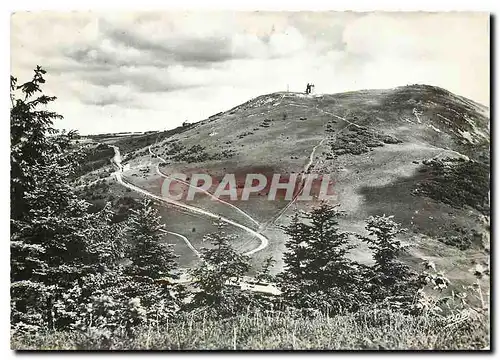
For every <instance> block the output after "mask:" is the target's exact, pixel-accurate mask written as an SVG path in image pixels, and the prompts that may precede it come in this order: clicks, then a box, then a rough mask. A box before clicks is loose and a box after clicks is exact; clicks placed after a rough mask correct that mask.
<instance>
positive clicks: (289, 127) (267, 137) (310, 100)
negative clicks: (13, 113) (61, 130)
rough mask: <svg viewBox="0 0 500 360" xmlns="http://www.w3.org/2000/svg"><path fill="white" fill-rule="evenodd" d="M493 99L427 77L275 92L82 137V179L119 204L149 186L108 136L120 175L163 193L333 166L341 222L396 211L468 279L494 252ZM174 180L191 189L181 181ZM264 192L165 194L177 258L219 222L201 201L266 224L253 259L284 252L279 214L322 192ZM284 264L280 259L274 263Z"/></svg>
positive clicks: (254, 241)
mask: <svg viewBox="0 0 500 360" xmlns="http://www.w3.org/2000/svg"><path fill="white" fill-rule="evenodd" d="M488 111H489V109H488V108H486V107H484V106H482V105H480V104H477V103H474V102H473V101H471V100H468V99H465V98H463V97H460V96H456V95H454V94H452V93H450V92H448V91H446V90H444V89H440V88H436V87H432V86H426V85H411V86H406V87H399V88H395V89H388V90H363V91H356V92H348V93H341V94H331V95H326V94H324V95H304V94H301V93H287V92H280V93H273V94H268V95H263V96H259V97H257V98H255V99H252V100H250V101H248V102H246V103H244V104H241V105H239V106H237V107H235V108H233V109H230V110H228V111H225V112H222V113H219V114H216V115H214V116H211V117H210V118H208V119H206V120H203V121H200V122H198V123H195V124H191V125H188V126H185V127H181V128H177V129H174V130H171V131H167V132H158V133H149V134H143V135H124V136H121V135H120V136H108V137H99V138H93V139H87V141H88V145H87V146H88V149H89V157H88V158H87V162H86V164H87V165H88V164H90V163H92V164H94V165H95V166H92V167H91V168H92V169H93V170H92V171H90V172H86V174H84V175H82V177H81V178H80V179H79V180H78V182H79V184H80V185H81V186H87V191H88V195H89V196H92V197H94V199H91V200H93V201H95V202H96V203H99V201H102V200H105V199H110V200H114V201H115V203H116V204H118V203H120V204H122V203H123V202H124V200H123V199H124V198H134V197H138V196H142V195H139V194H137V192H136V191H134V190H132V189H131V187H128V188H126V187H124V186H122V184H119V183H118V182H117V181H116V178H115V176H113V174H112V173H113V171H114V170H113V168H112V165H111V163H110V161H109V160H110V158H111V157H112V156H113V152H112V151H111V149H110V148H109V147H107V146H104V145H102V144H107V145H113V146H117V147H118V148H119V150H120V151H121V156H122V165H123V173H122V178H123V181H124V182H126V183H129V184H132V185H133V186H135V187H137V188H140V189H144V190H145V191H147V192H148V193H150V194H153V195H155V196H157V197H161V186H162V183H163V181H164V179H165V176H169V175H171V174H175V173H184V174H187V175H188V177H190V176H191V174H193V173H208V174H211V175H212V176H213V177H216V178H219V179H222V177H223V176H224V175H225V174H227V173H234V174H235V175H236V179H237V181H238V183H241V181H244V176H245V175H246V174H249V173H259V174H264V175H266V177H268V178H269V177H272V174H290V173H303V172H308V173H318V174H329V175H330V178H331V179H332V180H333V191H334V194H335V197H334V199H333V200H332V201H331V203H332V204H340V208H341V209H342V210H344V211H345V212H346V216H345V218H344V219H343V221H342V223H341V225H342V227H343V228H344V229H345V230H348V231H352V232H356V233H363V232H364V224H365V223H364V220H365V219H366V218H367V217H369V216H370V215H381V214H390V215H394V216H395V220H396V221H398V222H401V223H402V224H403V225H404V227H406V228H407V229H408V232H407V233H406V234H405V235H404V240H405V241H406V242H407V243H409V244H412V245H413V247H412V248H411V250H410V254H409V256H408V258H407V259H406V260H407V261H408V262H410V263H415V264H417V263H421V262H422V260H423V259H429V260H432V261H434V262H435V263H436V265H437V267H438V268H439V269H441V270H443V271H444V272H445V273H446V274H447V275H448V277H449V278H450V280H452V279H453V280H460V282H464V283H468V282H471V281H473V276H472V274H470V273H469V271H468V269H469V268H470V267H471V265H472V264H473V263H475V262H481V261H486V260H487V258H488V256H489V255H488V252H489V171H490V169H489V161H490V160H489V156H490V154H489V146H490V140H489V139H490V131H489V122H490V120H489V114H488ZM98 143H99V144H101V145H97V144H98ZM150 145H151V148H150V149H149V146H150ZM99 149H100V150H99ZM151 153H153V154H154V155H151ZM99 161H100V162H99ZM87 170H88V169H87ZM99 178H101V180H97V179H99ZM96 180H97V181H96ZM90 182H93V185H92V186H94V187H93V188H92V187H88V184H89V183H90ZM86 184H87V185H86ZM96 184H97V185H96ZM176 186H177V188H178V189H180V190H183V191H187V190H188V188H187V185H185V184H182V183H177V184H176ZM99 189H100V190H99ZM209 191H211V190H209ZM100 192H101V193H102V194H103V195H102V196H99V195H96V194H98V193H100ZM266 195H267V193H266V191H265V190H264V191H262V192H261V193H259V194H258V195H255V196H252V197H250V199H249V200H248V201H230V199H229V198H228V197H226V198H224V197H222V199H223V200H224V202H217V201H214V200H213V199H212V198H211V197H210V196H209V195H207V194H197V195H196V197H195V200H194V201H190V202H186V204H188V205H189V206H191V207H196V208H198V209H201V211H200V212H193V211H190V210H189V209H187V208H183V207H179V206H177V205H175V204H172V203H168V204H166V203H162V205H161V206H160V208H161V211H162V215H163V219H164V222H165V224H166V228H167V229H168V230H169V231H170V232H171V233H170V234H166V240H167V241H169V242H172V243H174V244H175V250H176V252H177V253H178V254H179V255H181V257H180V259H179V261H180V263H181V265H182V266H184V267H190V266H193V265H194V264H196V263H197V261H198V259H197V257H196V254H195V253H194V252H193V251H192V249H191V248H190V247H189V246H188V243H187V242H186V241H185V240H184V239H188V242H189V243H190V244H191V245H192V246H194V247H195V248H200V247H201V246H204V244H203V243H202V237H203V235H204V234H206V233H207V232H209V231H212V230H213V229H214V228H213V225H212V222H213V220H214V218H211V217H209V216H205V215H204V214H203V211H206V212H210V213H212V214H216V215H218V216H222V217H224V218H226V219H228V220H231V221H233V222H236V223H238V224H240V225H241V226H243V227H247V228H249V229H251V230H253V231H256V232H259V233H261V234H262V235H263V236H265V238H266V239H267V240H268V244H267V246H266V247H265V248H264V249H263V250H260V251H258V252H255V253H253V254H252V258H253V259H254V261H255V263H259V262H260V261H261V260H262V259H263V258H265V257H266V256H268V255H273V256H275V258H276V259H277V260H280V256H281V253H282V252H283V250H284V243H285V241H286V237H285V235H284V233H283V231H282V230H281V225H284V224H287V223H288V222H289V219H290V216H291V215H292V214H293V212H294V210H295V209H302V210H307V209H309V208H311V207H312V206H315V205H317V204H318V201H317V200H313V201H296V202H294V203H293V204H290V202H289V201H287V200H285V199H283V198H278V199H276V200H275V201H269V200H268V199H267V196H266ZM96 196H97V198H96ZM125 202H126V201H125ZM160 202H161V201H159V204H160ZM231 229H232V230H233V231H234V232H235V233H236V234H238V235H239V241H238V243H236V244H235V246H236V248H237V249H238V250H240V251H242V252H251V251H252V249H256V248H257V247H258V246H260V245H262V244H261V240H259V239H258V238H257V237H256V236H254V235H252V233H251V232H250V231H248V230H245V229H243V228H242V227H237V226H233V227H231ZM182 237H184V239H183V238H182ZM358 245H359V246H358V247H357V248H356V249H355V250H353V251H352V256H353V257H354V258H356V259H358V260H359V261H362V262H369V261H370V257H371V255H370V252H369V250H368V249H367V248H366V247H365V246H363V245H362V244H358ZM281 266H282V263H281V261H278V264H277V268H276V269H275V270H278V269H279V268H280V267H281Z"/></svg>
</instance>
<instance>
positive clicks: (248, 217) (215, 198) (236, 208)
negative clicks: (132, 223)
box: [148, 145, 260, 226]
mask: <svg viewBox="0 0 500 360" xmlns="http://www.w3.org/2000/svg"><path fill="white" fill-rule="evenodd" d="M148 149H149V153H150V154H151V156H153V155H155V156H156V157H157V158H158V159H160V161H163V162H165V163H166V162H167V161H166V160H165V159H163V158H161V157H160V156H158V155H156V154H154V153H153V151H152V150H151V145H150V146H149V148H148ZM156 172H157V173H158V175H160V176H162V177H164V178H166V179H170V180H175V181H177V182H180V183H182V184H184V185H187V186H189V187H192V188H195V189H197V190H199V191H200V190H201V191H202V192H203V193H204V194H206V195H208V196H209V197H210V198H212V199H213V200H215V201H217V202H219V203H221V204H224V205H227V206H229V207H231V208H233V209H234V210H235V211H237V212H239V213H240V214H242V215H243V216H245V217H246V218H247V219H249V220H250V221H252V222H253V223H254V224H255V225H257V226H260V223H259V222H258V221H257V220H255V219H254V218H253V217H251V216H250V215H249V214H248V213H246V212H244V211H243V210H241V209H240V208H239V207H237V206H235V205H233V204H230V203H228V202H226V201H224V200H222V199H219V198H218V197H216V196H214V195H213V194H212V193H210V192H208V191H206V190H203V189H200V188H198V187H196V186H193V185H191V183H189V182H187V181H184V180H180V179H172V178H171V177H170V176H168V175H165V174H164V173H162V172H161V170H160V164H159V163H158V164H156Z"/></svg>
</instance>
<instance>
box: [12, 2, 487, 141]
mask: <svg viewBox="0 0 500 360" xmlns="http://www.w3.org/2000/svg"><path fill="white" fill-rule="evenodd" d="M489 41H490V36H489V15H488V14H487V13H452V12H450V13H380V12H374V13H355V12H215V11H211V12H179V11H177V12H135V13H124V12H114V13H92V12H68V13H57V12H31V13H23V12H19V13H15V14H13V15H12V17H11V74H12V75H14V76H16V77H17V78H18V80H19V82H23V81H27V80H28V79H29V78H30V77H31V75H32V69H33V68H34V67H35V66H36V65H41V66H42V67H43V68H45V69H46V70H47V74H46V84H45V86H44V91H45V93H46V94H47V95H51V96H57V100H56V101H55V102H54V103H53V104H52V105H51V107H50V109H51V110H54V111H57V112H58V113H60V114H61V115H63V116H64V120H58V121H57V122H56V124H55V125H56V127H58V128H64V129H77V130H79V132H80V133H81V134H95V133H107V132H122V131H149V130H164V129H172V128H175V127H177V126H179V125H181V124H182V123H183V122H184V121H189V122H196V121H200V120H203V119H205V118H207V117H208V116H210V115H213V114H215V113H218V112H220V111H225V110H228V109H229V108H231V107H233V106H236V105H238V104H240V103H243V102H245V101H247V100H249V99H251V98H253V97H256V96H259V95H263V94H267V93H272V92H276V91H285V90H287V88H288V89H289V90H290V91H304V90H305V85H306V83H307V82H312V83H314V84H315V92H316V93H325V94H330V93H338V92H344V91H352V90H360V89H375V88H376V89H380V88H393V87H396V86H403V85H407V84H429V85H435V86H440V87H443V88H445V89H447V90H449V91H451V92H454V93H456V94H458V95H462V96H465V97H468V98H470V99H472V100H475V101H477V102H479V103H482V104H485V105H489V103H490V91H489V89H490V54H489Z"/></svg>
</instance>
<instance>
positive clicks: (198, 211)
mask: <svg viewBox="0 0 500 360" xmlns="http://www.w3.org/2000/svg"><path fill="white" fill-rule="evenodd" d="M109 146H110V147H112V148H113V150H114V151H115V155H114V157H113V159H112V162H113V164H114V165H115V166H116V168H117V170H116V171H115V172H114V175H115V177H116V180H117V181H118V183H120V184H121V185H122V186H124V187H126V188H129V189H130V190H133V191H135V192H138V193H141V194H143V195H145V196H147V197H150V198H152V199H155V200H159V201H161V202H165V203H168V204H172V205H174V206H177V207H180V208H183V209H185V210H188V211H190V212H192V213H195V214H200V215H204V216H207V217H210V218H213V219H216V220H219V221H222V222H225V223H227V224H230V225H233V226H236V227H238V228H240V229H242V230H244V231H246V232H247V233H249V234H251V235H253V236H255V237H256V238H258V239H259V240H260V245H259V246H258V247H256V248H255V249H253V250H250V251H247V252H246V253H244V255H247V256H249V255H252V254H255V253H256V252H259V251H261V250H264V249H265V248H266V247H267V246H268V245H269V240H268V239H267V238H266V237H265V236H264V235H262V234H260V233H258V232H257V231H255V230H253V229H251V228H249V227H247V226H245V225H242V224H239V223H237V222H235V221H232V220H229V219H227V218H225V217H223V216H220V215H218V214H214V213H212V212H210V211H206V210H203V209H200V208H197V207H194V206H190V205H186V204H184V203H181V202H179V201H176V200H172V199H169V198H163V197H161V196H158V195H154V194H151V193H150V192H148V191H146V190H144V189H141V188H140V187H137V186H135V185H132V184H131V183H129V182H126V181H124V180H123V177H122V173H123V165H122V163H121V161H122V160H121V155H120V149H119V148H118V147H117V146H115V145H109ZM183 240H184V241H187V242H189V240H187V238H186V237H184V238H183ZM188 246H189V247H190V248H191V249H192V248H194V246H193V245H192V244H191V245H188Z"/></svg>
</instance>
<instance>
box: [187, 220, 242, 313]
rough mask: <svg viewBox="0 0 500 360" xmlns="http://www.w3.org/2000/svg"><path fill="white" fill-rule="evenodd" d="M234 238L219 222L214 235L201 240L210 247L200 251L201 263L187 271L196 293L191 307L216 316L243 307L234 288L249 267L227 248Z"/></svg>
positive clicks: (239, 256) (237, 285) (229, 247)
mask: <svg viewBox="0 0 500 360" xmlns="http://www.w3.org/2000/svg"><path fill="white" fill-rule="evenodd" d="M234 239H235V236H232V235H230V234H227V233H226V232H225V224H224V223H222V222H219V223H218V224H217V232H215V233H212V234H208V235H206V236H205V237H204V240H205V241H210V243H211V245H212V246H213V247H212V248H204V249H202V250H201V254H202V255H201V258H202V262H201V264H200V266H199V267H198V268H196V269H193V270H192V271H191V276H192V277H193V278H194V279H195V282H194V285H195V287H196V288H197V289H198V290H199V291H198V292H197V293H196V294H195V296H194V299H193V302H192V307H204V308H209V309H211V310H213V311H214V314H216V315H217V316H225V315H227V314H234V312H235V311H236V310H235V309H237V308H240V307H243V306H244V305H245V304H244V301H243V297H242V296H241V293H240V291H239V290H238V289H239V282H240V281H241V280H242V277H243V275H244V274H245V273H247V272H248V271H249V270H250V264H249V259H248V257H247V256H245V255H241V254H239V253H237V252H236V251H235V250H234V248H233V247H232V246H231V242H232V241H234ZM231 284H232V285H233V286H231Z"/></svg>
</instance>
